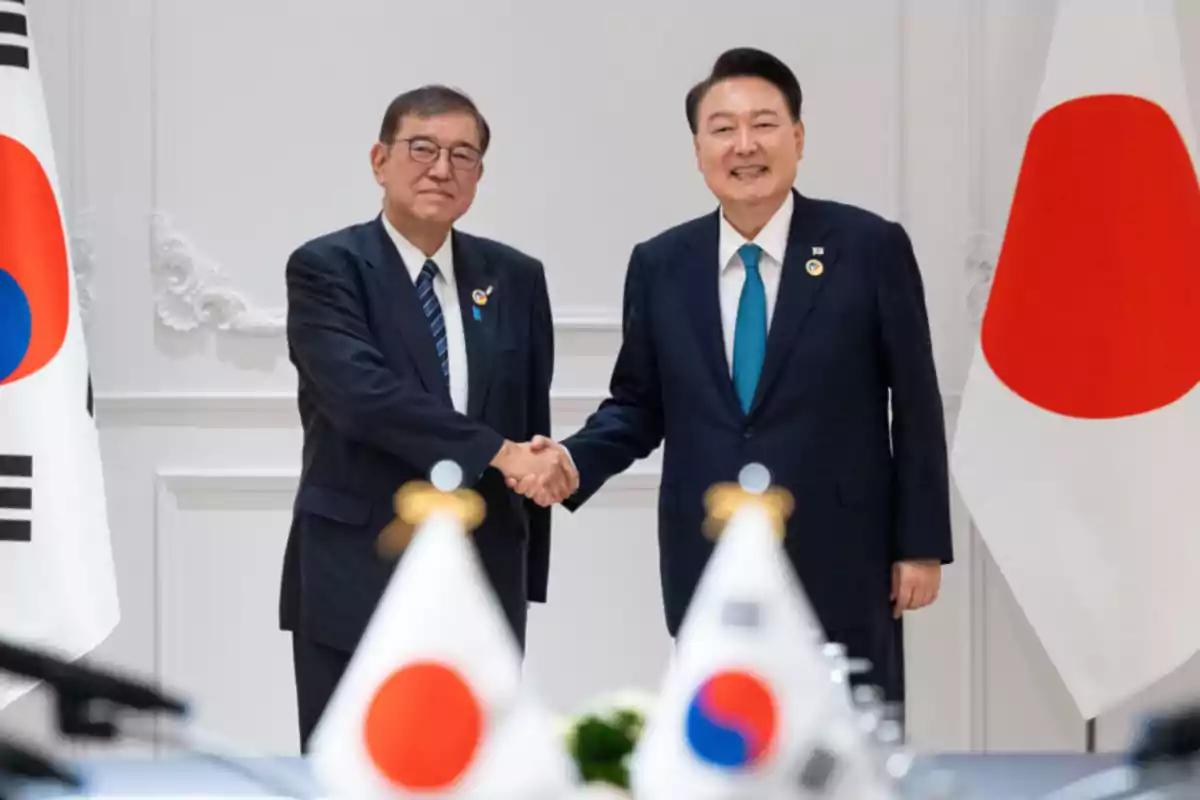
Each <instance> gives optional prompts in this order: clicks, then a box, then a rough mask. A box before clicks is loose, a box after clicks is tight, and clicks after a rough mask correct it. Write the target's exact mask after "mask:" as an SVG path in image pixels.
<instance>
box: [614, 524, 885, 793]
mask: <svg viewBox="0 0 1200 800" xmlns="http://www.w3.org/2000/svg"><path fill="white" fill-rule="evenodd" d="M779 528H780V526H779V525H778V524H777V523H776V522H775V521H773V519H772V516H771V515H770V514H769V513H768V512H767V510H766V509H765V508H764V507H763V506H761V505H758V504H757V503H755V502H749V503H746V504H744V505H743V506H742V507H741V508H740V509H739V510H738V511H736V512H735V513H734V514H733V516H732V517H731V518H730V520H729V522H728V524H727V526H726V527H725V530H724V532H723V533H722V534H721V538H720V540H719V542H718V544H717V547H716V549H715V550H714V552H713V555H712V558H711V559H710V561H709V564H708V566H707V568H706V570H705V572H704V575H703V576H702V578H701V580H700V583H699V585H698V586H697V589H696V594H695V597H694V598H693V600H692V603H691V605H690V607H689V609H688V613H687V616H686V618H685V619H684V621H683V625H682V626H681V629H680V632H679V637H678V648H677V651H676V654H675V658H674V659H673V661H672V664H671V665H670V667H669V669H668V673H667V676H666V679H665V681H664V684H663V687H662V694H661V697H660V700H659V703H658V705H657V707H656V708H655V709H654V711H653V713H652V715H651V716H650V719H649V720H648V721H647V725H646V729H645V732H644V734H643V736H642V738H641V740H640V741H639V743H638V747H637V749H636V751H635V752H634V755H633V760H632V763H631V770H630V773H631V775H630V777H631V781H632V787H633V792H634V796H635V797H637V798H638V799H639V800H679V798H685V797H686V798H688V800H743V799H744V798H750V797H754V798H761V800H799V799H800V798H827V799H828V800H850V799H851V798H853V799H854V800H877V799H878V800H882V799H883V798H890V797H893V795H892V794H891V793H890V789H889V788H888V784H887V782H886V781H885V780H883V779H882V778H881V777H880V769H879V768H880V767H881V766H882V764H881V763H878V762H877V760H876V758H875V754H874V752H873V749H872V748H871V747H870V746H869V744H868V742H867V740H866V738H865V737H864V736H863V734H862V732H861V731H860V729H859V727H858V720H857V717H856V716H855V715H854V713H853V711H852V707H851V704H850V700H849V695H848V693H847V688H846V686H845V685H844V684H841V683H836V682H835V681H834V680H833V677H832V670H831V667H830V663H829V661H828V659H827V658H826V657H825V655H824V654H823V652H822V646H823V644H824V642H823V634H822V633H821V629H820V627H819V625H818V623H817V619H816V617H815V615H814V613H813V611H812V609H811V607H810V606H809V604H808V600H807V598H806V597H805V595H804V593H803V591H802V590H801V587H800V585H799V582H798V580H797V578H796V576H795V573H794V571H793V570H792V569H791V565H790V564H789V563H788V561H787V558H786V555H785V554H784V552H783V549H782V547H781V544H780V542H779V539H778V533H777V531H778V530H779Z"/></svg>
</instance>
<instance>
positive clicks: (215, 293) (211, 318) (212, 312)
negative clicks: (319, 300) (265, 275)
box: [150, 213, 286, 336]
mask: <svg viewBox="0 0 1200 800" xmlns="http://www.w3.org/2000/svg"><path fill="white" fill-rule="evenodd" d="M151 241H152V245H153V251H152V256H151V260H150V269H151V271H152V273H153V276H154V305H155V310H156V311H157V312H158V319H159V321H160V322H162V323H163V324H164V325H166V326H167V327H168V328H171V329H172V330H176V331H185V332H186V331H195V330H199V329H202V328H205V327H210V328H213V329H215V330H219V331H227V332H232V333H240V334H245V335H248V336H279V335H281V334H282V333H283V331H284V324H285V317H286V314H285V312H284V311H283V310H282V309H274V308H266V309H263V308H256V307H254V305H253V304H251V302H250V301H249V300H248V299H247V298H246V297H244V296H243V295H242V294H241V293H240V292H238V291H237V290H236V289H234V288H233V287H232V286H230V279H229V276H228V275H227V274H226V273H225V271H224V269H222V267H221V265H220V264H217V263H216V262H215V261H212V260H211V259H209V258H207V257H205V256H204V255H203V254H201V253H200V251H199V250H198V249H197V248H196V247H195V245H193V244H192V242H191V241H190V240H188V239H187V238H186V237H184V235H183V234H181V233H180V232H179V231H178V230H176V229H175V227H174V226H173V225H172V224H171V221H170V219H168V218H167V216H166V215H164V214H161V213H155V214H154V215H152V217H151Z"/></svg>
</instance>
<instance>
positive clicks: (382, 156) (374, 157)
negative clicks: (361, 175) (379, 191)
mask: <svg viewBox="0 0 1200 800" xmlns="http://www.w3.org/2000/svg"><path fill="white" fill-rule="evenodd" d="M387 159H388V149H387V147H386V146H385V145H384V144H383V142H376V143H375V144H374V145H372V147H371V172H372V173H373V174H374V175H375V182H376V183H378V184H379V185H381V186H382V185H383V165H384V164H386V163H387Z"/></svg>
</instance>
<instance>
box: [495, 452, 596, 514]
mask: <svg viewBox="0 0 1200 800" xmlns="http://www.w3.org/2000/svg"><path fill="white" fill-rule="evenodd" d="M547 442H549V445H548V444H547ZM491 464H492V466H493V467H495V468H496V469H498V470H500V472H502V473H503V474H504V478H505V482H506V483H507V484H508V486H509V488H510V489H514V490H515V491H517V492H518V493H520V494H523V495H525V496H526V497H528V498H530V499H532V500H535V501H536V502H538V503H539V504H540V505H543V506H548V505H552V504H553V503H556V502H559V501H561V500H562V499H563V498H565V497H568V496H570V495H571V494H574V493H575V490H576V489H578V488H579V474H578V473H577V472H576V471H575V467H574V465H573V464H572V463H571V457H570V456H569V455H568V454H567V452H566V450H564V449H563V448H562V447H561V446H559V445H557V444H556V443H554V442H550V440H543V439H542V437H537V438H536V439H534V441H533V442H526V443H524V444H518V443H517V442H510V441H505V443H504V445H503V446H502V447H501V448H500V452H499V453H497V454H496V457H495V458H493V459H492V462H491Z"/></svg>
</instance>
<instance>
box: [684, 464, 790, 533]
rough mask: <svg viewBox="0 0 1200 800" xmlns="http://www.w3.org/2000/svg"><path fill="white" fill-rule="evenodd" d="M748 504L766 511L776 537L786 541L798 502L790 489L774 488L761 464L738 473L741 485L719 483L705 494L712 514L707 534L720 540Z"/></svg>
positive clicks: (707, 524)
mask: <svg viewBox="0 0 1200 800" xmlns="http://www.w3.org/2000/svg"><path fill="white" fill-rule="evenodd" d="M747 505H756V506H759V507H760V508H762V509H764V510H765V511H766V512H767V516H768V517H770V519H771V527H772V528H773V529H774V530H775V534H776V535H777V536H778V537H779V538H780V539H782V538H783V536H784V534H785V532H786V530H787V525H786V523H787V519H788V517H790V516H791V515H792V510H793V509H794V508H795V500H794V499H793V497H792V493H791V492H789V491H788V490H787V489H784V488H782V487H779V486H772V485H771V475H770V473H769V472H768V471H767V468H766V467H764V466H762V465H761V464H747V465H746V466H745V467H743V468H742V471H741V473H739V474H738V482H737V483H718V484H715V485H713V486H712V487H711V488H709V490H708V491H707V492H705V493H704V507H705V509H706V510H707V511H708V516H707V518H706V519H705V520H704V535H705V536H707V537H708V538H710V539H716V538H717V537H718V536H720V535H721V532H722V531H723V530H725V525H726V524H728V522H729V520H730V519H732V518H733V515H734V514H735V513H736V512H737V511H738V510H739V509H741V508H744V507H746V506H747Z"/></svg>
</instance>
